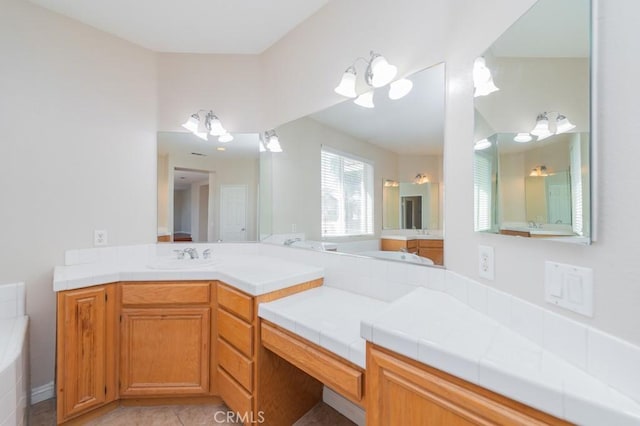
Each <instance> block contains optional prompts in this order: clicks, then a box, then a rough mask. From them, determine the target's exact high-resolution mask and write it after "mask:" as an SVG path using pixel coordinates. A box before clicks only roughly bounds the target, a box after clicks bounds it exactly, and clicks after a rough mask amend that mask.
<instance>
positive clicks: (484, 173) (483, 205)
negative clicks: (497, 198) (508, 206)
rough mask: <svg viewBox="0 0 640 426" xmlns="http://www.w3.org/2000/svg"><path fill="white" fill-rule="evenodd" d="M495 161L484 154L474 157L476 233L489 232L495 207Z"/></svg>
mask: <svg viewBox="0 0 640 426" xmlns="http://www.w3.org/2000/svg"><path fill="white" fill-rule="evenodd" d="M492 166H493V159H492V157H491V155H487V154H485V153H484V152H476V153H475V155H474V173H473V197H474V198H473V203H474V211H475V212H476V214H475V217H474V227H475V230H476V231H489V230H490V229H491V222H492V209H491V206H492V205H493V204H492V203H493V167H492Z"/></svg>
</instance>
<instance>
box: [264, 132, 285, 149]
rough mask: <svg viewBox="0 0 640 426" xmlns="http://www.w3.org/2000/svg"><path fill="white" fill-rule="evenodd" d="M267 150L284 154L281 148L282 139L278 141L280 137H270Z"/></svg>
mask: <svg viewBox="0 0 640 426" xmlns="http://www.w3.org/2000/svg"><path fill="white" fill-rule="evenodd" d="M267 149H268V150H269V151H271V152H282V147H281V146H280V139H278V135H276V134H273V135H271V136H269V142H268V143H267Z"/></svg>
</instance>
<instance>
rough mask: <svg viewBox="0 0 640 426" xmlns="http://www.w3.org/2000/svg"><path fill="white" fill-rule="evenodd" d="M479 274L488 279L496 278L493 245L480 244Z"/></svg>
mask: <svg viewBox="0 0 640 426" xmlns="http://www.w3.org/2000/svg"><path fill="white" fill-rule="evenodd" d="M478 275H480V277H482V278H486V279H488V280H493V279H494V260H493V247H490V246H478Z"/></svg>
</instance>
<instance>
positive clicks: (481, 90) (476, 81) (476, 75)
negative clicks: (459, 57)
mask: <svg viewBox="0 0 640 426" xmlns="http://www.w3.org/2000/svg"><path fill="white" fill-rule="evenodd" d="M473 87H474V88H475V92H474V93H473V96H474V97H476V98H477V97H478V96H487V95H488V94H490V93H493V92H497V91H498V90H500V89H499V88H498V87H497V86H496V85H495V83H494V82H493V77H492V76H491V71H490V70H489V68H487V65H486V61H485V59H484V58H483V57H479V58H476V60H475V61H474V62H473Z"/></svg>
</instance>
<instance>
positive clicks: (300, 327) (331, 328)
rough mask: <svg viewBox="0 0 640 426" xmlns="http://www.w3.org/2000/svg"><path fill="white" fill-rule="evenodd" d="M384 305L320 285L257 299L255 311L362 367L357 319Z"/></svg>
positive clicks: (363, 342)
mask: <svg viewBox="0 0 640 426" xmlns="http://www.w3.org/2000/svg"><path fill="white" fill-rule="evenodd" d="M388 305H389V304H388V303H387V302H383V301H380V300H377V299H373V298H371V297H367V296H361V295H358V294H355V293H351V292H348V291H344V290H339V289H336V288H332V287H326V286H323V287H318V288H314V289H312V290H308V291H304V292H302V293H298V294H294V295H293V296H289V297H285V298H283V299H278V300H276V301H273V302H269V303H261V304H260V307H259V309H258V315H259V316H260V318H263V319H266V320H268V321H271V322H272V323H274V324H276V325H278V326H280V327H282V328H284V329H286V330H289V331H291V332H293V333H295V334H297V335H298V336H300V337H302V338H304V339H307V340H309V341H310V342H312V343H315V344H316V345H319V346H321V347H323V348H325V349H327V350H328V351H330V352H333V353H334V354H336V355H338V356H341V357H342V358H344V359H347V360H349V361H351V362H353V363H354V364H356V365H359V366H360V367H362V368H363V369H364V368H365V359H366V351H365V345H366V342H365V340H364V339H363V338H362V337H361V336H360V321H362V320H363V319H367V318H369V317H372V316H374V315H376V314H377V313H379V312H380V310H381V309H383V308H385V307H386V306H388Z"/></svg>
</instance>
